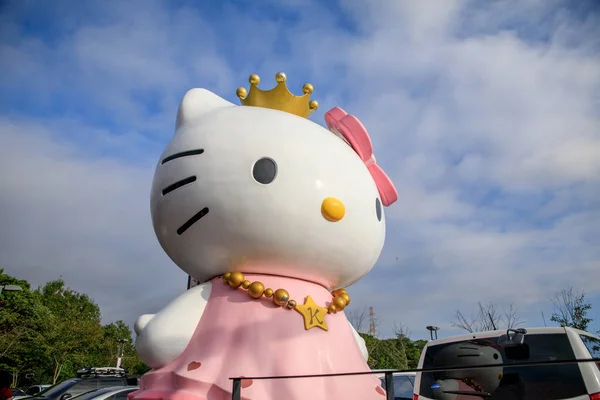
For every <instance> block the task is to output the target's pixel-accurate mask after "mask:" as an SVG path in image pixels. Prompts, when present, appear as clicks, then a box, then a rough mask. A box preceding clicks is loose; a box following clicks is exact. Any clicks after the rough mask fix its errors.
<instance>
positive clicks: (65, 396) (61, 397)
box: [60, 393, 73, 400]
mask: <svg viewBox="0 0 600 400" xmlns="http://www.w3.org/2000/svg"><path fill="white" fill-rule="evenodd" d="M71 397H73V396H72V395H71V393H65V394H63V395H62V396H60V400H67V399H70V398H71Z"/></svg>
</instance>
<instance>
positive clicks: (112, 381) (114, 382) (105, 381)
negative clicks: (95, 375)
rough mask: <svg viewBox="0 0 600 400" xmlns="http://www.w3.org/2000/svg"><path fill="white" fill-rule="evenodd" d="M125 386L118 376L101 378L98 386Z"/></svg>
mask: <svg viewBox="0 0 600 400" xmlns="http://www.w3.org/2000/svg"><path fill="white" fill-rule="evenodd" d="M112 386H125V385H124V384H123V379H119V378H102V379H100V387H103V388H105V387H112Z"/></svg>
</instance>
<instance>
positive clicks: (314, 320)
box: [294, 296, 328, 331]
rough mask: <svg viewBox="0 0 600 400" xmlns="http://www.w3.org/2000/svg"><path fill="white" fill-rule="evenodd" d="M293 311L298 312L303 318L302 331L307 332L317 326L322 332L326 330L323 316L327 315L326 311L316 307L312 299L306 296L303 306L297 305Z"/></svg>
mask: <svg viewBox="0 0 600 400" xmlns="http://www.w3.org/2000/svg"><path fill="white" fill-rule="evenodd" d="M294 310H296V311H298V312H299V313H300V314H302V317H304V329H306V330H309V329H310V328H314V327H315V326H318V327H319V328H321V329H323V330H324V331H326V330H328V328H327V322H325V316H326V315H327V309H326V308H325V307H320V306H318V305H317V304H316V303H315V302H314V300H313V299H312V297H310V296H306V299H305V300H304V304H303V305H297V306H296V307H294Z"/></svg>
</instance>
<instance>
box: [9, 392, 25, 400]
mask: <svg viewBox="0 0 600 400" xmlns="http://www.w3.org/2000/svg"><path fill="white" fill-rule="evenodd" d="M11 390H12V394H13V397H12V399H13V400H19V399H22V398H24V397H27V395H26V394H25V392H23V391H22V390H21V389H11Z"/></svg>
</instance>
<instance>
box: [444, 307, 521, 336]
mask: <svg viewBox="0 0 600 400" xmlns="http://www.w3.org/2000/svg"><path fill="white" fill-rule="evenodd" d="M521 324H523V320H522V319H521V318H520V317H519V310H518V309H517V308H516V307H515V305H514V304H513V303H511V304H509V305H508V307H506V308H503V309H500V307H498V305H496V304H495V303H488V304H485V305H484V304H483V303H481V302H477V310H476V312H475V313H473V314H471V315H470V316H468V317H467V316H466V315H465V314H464V313H463V312H462V311H461V310H456V311H454V320H453V321H452V326H454V327H456V328H460V329H463V330H465V331H467V332H470V333H473V332H483V331H491V330H496V329H508V328H516V327H517V326H519V325H521Z"/></svg>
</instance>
